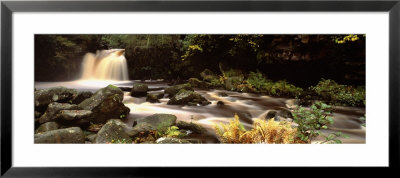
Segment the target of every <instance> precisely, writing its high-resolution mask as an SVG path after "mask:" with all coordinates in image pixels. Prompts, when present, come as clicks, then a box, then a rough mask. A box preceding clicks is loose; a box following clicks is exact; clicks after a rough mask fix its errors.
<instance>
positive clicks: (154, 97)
mask: <svg viewBox="0 0 400 178" xmlns="http://www.w3.org/2000/svg"><path fill="white" fill-rule="evenodd" d="M163 97H164V93H149V94H147V98H146V101H148V102H150V103H159V102H160V100H159V99H161V98H163Z"/></svg>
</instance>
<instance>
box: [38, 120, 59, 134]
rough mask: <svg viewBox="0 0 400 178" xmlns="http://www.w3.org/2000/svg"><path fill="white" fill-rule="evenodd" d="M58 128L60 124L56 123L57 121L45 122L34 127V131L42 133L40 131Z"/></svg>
mask: <svg viewBox="0 0 400 178" xmlns="http://www.w3.org/2000/svg"><path fill="white" fill-rule="evenodd" d="M58 128H60V126H59V125H58V124H57V122H46V123H44V124H42V125H40V126H39V128H38V129H36V131H35V133H42V132H47V131H51V130H57V129H58Z"/></svg>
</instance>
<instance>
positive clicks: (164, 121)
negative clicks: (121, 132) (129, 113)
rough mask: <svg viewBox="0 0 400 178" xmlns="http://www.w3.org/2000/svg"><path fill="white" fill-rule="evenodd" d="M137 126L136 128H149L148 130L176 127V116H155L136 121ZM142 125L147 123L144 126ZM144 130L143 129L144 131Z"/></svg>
mask: <svg viewBox="0 0 400 178" xmlns="http://www.w3.org/2000/svg"><path fill="white" fill-rule="evenodd" d="M136 122H137V125H136V126H135V127H134V128H139V127H142V128H146V129H147V128H148V130H157V129H166V128H168V127H170V126H173V125H175V123H176V116H175V115H172V114H153V115H151V116H147V117H144V118H140V119H137V120H136ZM142 123H147V124H146V125H145V124H142ZM142 130H143V129H142Z"/></svg>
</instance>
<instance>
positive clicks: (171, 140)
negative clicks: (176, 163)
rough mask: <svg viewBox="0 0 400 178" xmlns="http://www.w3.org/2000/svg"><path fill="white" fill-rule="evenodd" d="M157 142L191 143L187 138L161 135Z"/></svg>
mask: <svg viewBox="0 0 400 178" xmlns="http://www.w3.org/2000/svg"><path fill="white" fill-rule="evenodd" d="M156 143H158V144H182V143H186V144H187V143H190V142H189V141H187V140H184V139H178V138H167V137H161V138H159V139H157V140H156Z"/></svg>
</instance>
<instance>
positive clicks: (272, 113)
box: [265, 111, 278, 120]
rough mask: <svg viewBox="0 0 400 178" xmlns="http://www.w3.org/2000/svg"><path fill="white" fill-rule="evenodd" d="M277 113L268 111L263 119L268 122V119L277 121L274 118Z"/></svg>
mask: <svg viewBox="0 0 400 178" xmlns="http://www.w3.org/2000/svg"><path fill="white" fill-rule="evenodd" d="M277 113H278V112H277V111H268V112H267V115H265V119H266V120H269V119H271V118H275V119H277V118H276V116H277V115H276V114H277Z"/></svg>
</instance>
